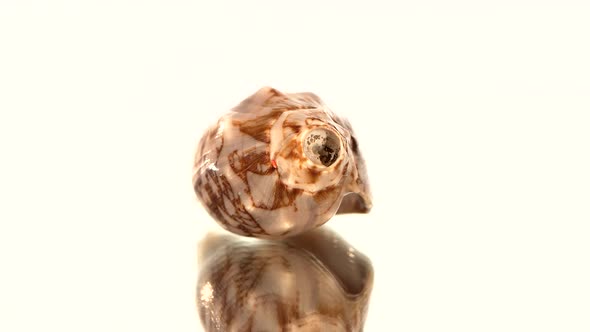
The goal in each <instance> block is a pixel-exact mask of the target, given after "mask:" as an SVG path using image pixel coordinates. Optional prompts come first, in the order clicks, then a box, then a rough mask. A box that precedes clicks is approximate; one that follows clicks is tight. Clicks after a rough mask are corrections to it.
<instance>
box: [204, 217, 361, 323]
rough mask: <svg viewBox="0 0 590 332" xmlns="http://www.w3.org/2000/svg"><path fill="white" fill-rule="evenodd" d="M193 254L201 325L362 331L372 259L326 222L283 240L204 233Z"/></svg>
mask: <svg viewBox="0 0 590 332" xmlns="http://www.w3.org/2000/svg"><path fill="white" fill-rule="evenodd" d="M199 256H200V257H199V266H200V272H199V281H198V284H197V307H198V310H199V315H200V318H201V322H202V324H203V326H204V328H205V330H206V331H227V332H229V331H362V328H363V324H364V321H365V317H366V313H367V308H368V302H369V296H370V293H371V289H372V286H373V268H372V265H371V262H370V260H369V259H368V258H367V257H366V256H365V255H363V254H362V253H359V252H358V251H356V250H355V249H354V248H353V247H351V246H350V245H349V244H348V243H347V242H346V241H344V240H343V239H342V238H340V237H339V236H338V235H337V234H336V233H334V232H333V231H330V230H328V229H325V227H322V228H319V229H315V230H313V231H310V232H307V233H305V234H302V235H298V236H295V237H292V238H288V239H285V240H282V241H269V240H251V239H247V238H243V237H238V236H235V235H231V234H224V235H219V234H209V235H207V236H206V237H205V239H204V240H203V241H202V242H201V245H200V248H199Z"/></svg>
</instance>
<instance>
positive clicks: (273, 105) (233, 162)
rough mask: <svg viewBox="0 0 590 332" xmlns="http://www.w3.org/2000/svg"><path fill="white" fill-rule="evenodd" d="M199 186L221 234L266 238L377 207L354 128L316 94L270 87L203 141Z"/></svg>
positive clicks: (197, 163) (198, 162) (197, 160)
mask: <svg viewBox="0 0 590 332" xmlns="http://www.w3.org/2000/svg"><path fill="white" fill-rule="evenodd" d="M193 185H194V189H195V192H196V194H197V197H198V198H199V199H200V200H201V202H202V203H203V205H204V206H205V208H206V209H207V211H208V212H209V214H210V215H212V216H213V217H214V218H215V220H216V221H217V222H218V223H219V224H220V225H221V226H222V227H224V228H225V229H227V230H229V231H231V232H234V233H236V234H240V235H245V236H255V237H260V238H282V237H287V236H293V235H296V234H299V233H301V232H303V231H306V230H309V229H312V228H314V227H317V226H319V225H322V224H323V223H325V222H326V221H328V220H329V219H330V218H331V217H332V216H333V215H334V214H335V213H336V212H338V211H339V209H340V212H368V211H369V210H370V208H371V197H370V192H369V187H368V181H367V175H366V170H365V165H364V161H363V158H362V157H361V154H360V151H359V149H358V146H357V143H356V139H355V137H354V136H353V133H352V128H351V126H350V124H349V123H348V122H347V121H346V120H344V119H342V118H340V117H338V116H337V115H335V114H334V113H333V112H332V111H331V110H329V109H328V108H327V107H326V106H325V105H324V104H323V102H322V101H321V100H320V99H319V98H318V97H317V96H316V95H314V94H312V93H293V94H284V93H281V92H279V91H277V90H275V89H272V88H263V89H260V90H259V91H258V92H256V93H255V94H254V95H252V96H250V97H249V98H247V99H245V100H244V101H242V102H241V103H240V104H239V105H238V106H237V107H235V108H234V109H232V111H231V112H229V113H228V114H226V115H224V116H222V117H221V118H220V119H219V120H218V122H217V124H215V125H214V126H212V127H211V128H209V130H208V131H207V132H206V133H205V134H204V136H203V137H202V139H201V141H200V144H199V148H198V150H197V154H196V158H195V168H194V175H193ZM347 194H353V195H348V196H347Z"/></svg>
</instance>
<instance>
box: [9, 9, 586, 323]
mask: <svg viewBox="0 0 590 332" xmlns="http://www.w3.org/2000/svg"><path fill="white" fill-rule="evenodd" d="M246 3H247V4H246ZM407 3H411V5H409V4H407ZM443 3H444V4H443ZM584 3H585V1H580V2H579V3H575V2H573V1H529V2H523V1H490V2H489V3H486V2H477V1H463V2H461V1H450V2H449V1H445V2H440V3H439V2H425V1H417V2H416V1H400V2H393V1H392V2H381V3H378V2H371V1H362V2H361V1H359V2H347V1H338V2H336V1H334V2H327V1H321V2H320V1H315V2H314V1H290V2H287V1H240V2H238V1H236V2H234V3H228V2H224V1H207V2H198V1H164V0H152V1H147V0H141V1H139V0H138V1H131V0H110V1H105V0H101V1H73V0H72V1H59V0H57V1H11V0H3V1H2V2H1V4H0V112H1V113H0V158H1V163H0V170H1V171H0V222H1V224H0V330H2V331H7V332H8V331H197V330H198V329H199V328H200V327H199V326H200V325H199V321H198V318H197V315H196V309H195V283H196V275H197V266H196V262H195V257H196V243H197V241H198V240H199V239H200V238H201V237H202V236H203V235H204V234H205V230H206V228H207V227H211V228H216V227H217V226H216V224H215V223H214V222H213V221H211V219H210V217H208V216H207V215H206V214H205V213H204V211H203V209H202V208H201V207H200V205H199V204H198V202H197V201H196V199H195V198H194V194H193V192H192V188H191V167H192V158H193V152H194V149H195V146H196V142H197V140H198V139H199V137H200V135H201V134H202V132H203V130H204V129H205V127H206V126H207V125H209V124H210V123H211V122H213V121H214V120H215V119H216V118H217V117H218V116H219V115H220V114H222V113H223V112H225V111H226V110H228V109H229V108H231V107H233V106H234V105H236V104H237V103H238V102H239V101H241V100H242V99H243V98H245V97H247V96H248V95H249V94H251V93H253V92H255V91H256V90H257V89H258V88H260V87H262V86H265V85H270V86H273V87H275V88H277V89H279V90H281V91H285V92H300V91H313V92H315V93H316V94H318V95H319V96H320V97H321V98H322V99H324V101H325V102H326V103H327V104H328V105H329V106H330V107H331V108H332V109H333V110H334V111H335V112H337V113H339V114H343V115H345V116H347V117H348V118H349V119H350V120H351V123H352V124H353V126H354V127H355V129H356V131H357V134H358V136H359V143H360V145H361V148H362V149H363V151H364V153H365V156H366V159H367V163H368V167H369V174H370V179H371V182H372V187H373V194H374V206H375V207H374V210H373V211H372V212H371V213H370V214H369V215H354V216H338V217H336V218H334V219H333V220H332V221H330V222H329V224H330V225H332V226H333V227H334V228H335V229H336V230H337V231H339V232H340V234H341V235H342V236H343V237H344V238H346V239H347V240H348V241H349V242H350V243H351V244H352V245H354V246H355V247H357V249H359V250H360V251H362V252H364V253H366V254H367V255H368V256H369V257H370V258H371V259H372V261H373V264H374V267H375V273H376V275H375V287H374V291H373V296H372V302H371V307H370V311H369V317H368V321H367V324H366V331H370V332H372V331H588V330H590V266H589V264H590V257H589V256H590V244H589V235H590V226H589V223H590V175H589V173H590V171H589V170H590V128H589V127H590V115H589V113H590V7H589V6H590V5H589V4H587V2H586V4H584Z"/></svg>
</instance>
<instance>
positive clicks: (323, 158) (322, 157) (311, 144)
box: [303, 128, 340, 167]
mask: <svg viewBox="0 0 590 332" xmlns="http://www.w3.org/2000/svg"><path fill="white" fill-rule="evenodd" d="M303 151H304V152H305V155H306V156H307V158H309V159H310V160H311V161H312V162H314V163H316V164H318V165H324V166H326V167H327V166H330V165H332V164H333V163H334V162H335V161H336V160H337V159H338V156H339V153H340V139H339V138H338V136H337V135H336V134H335V133H334V132H332V131H331V130H328V129H322V128H318V129H313V130H311V131H310V132H309V133H307V135H306V136H305V139H304V140H303Z"/></svg>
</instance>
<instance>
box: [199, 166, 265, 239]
mask: <svg viewBox="0 0 590 332" xmlns="http://www.w3.org/2000/svg"><path fill="white" fill-rule="evenodd" d="M205 180H206V181H207V183H203V182H204V181H205ZM198 188H203V189H204V190H205V192H202V191H201V190H199V189H198ZM195 191H196V193H197V195H198V197H199V199H201V200H202V201H208V200H210V203H209V204H207V205H206V206H207V207H208V209H209V212H210V213H211V214H213V215H214V216H215V217H216V219H217V220H218V221H219V222H220V223H221V224H222V226H224V228H228V229H229V228H232V226H231V225H230V223H231V222H232V221H233V222H237V223H238V226H237V228H238V230H239V232H240V233H241V234H242V235H246V236H253V234H266V232H265V231H264V229H262V228H261V227H260V225H259V224H258V222H256V220H255V219H254V218H252V216H251V215H250V213H249V212H248V211H247V210H246V208H245V207H244V205H243V204H242V203H241V201H240V198H239V197H238V196H237V195H236V193H235V192H234V190H233V188H232V186H231V184H230V183H229V181H228V180H227V178H226V177H225V176H217V175H216V174H215V171H213V170H211V169H207V170H205V175H203V176H201V177H200V178H199V179H198V180H197V182H196V184H195ZM204 194H206V195H207V196H206V197H205V196H204ZM226 201H228V202H229V203H232V204H233V206H234V208H235V211H234V212H233V213H230V212H229V210H228V209H227V207H226V204H225V202H226ZM230 219H231V220H230Z"/></svg>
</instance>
